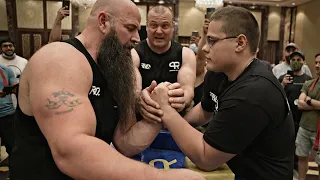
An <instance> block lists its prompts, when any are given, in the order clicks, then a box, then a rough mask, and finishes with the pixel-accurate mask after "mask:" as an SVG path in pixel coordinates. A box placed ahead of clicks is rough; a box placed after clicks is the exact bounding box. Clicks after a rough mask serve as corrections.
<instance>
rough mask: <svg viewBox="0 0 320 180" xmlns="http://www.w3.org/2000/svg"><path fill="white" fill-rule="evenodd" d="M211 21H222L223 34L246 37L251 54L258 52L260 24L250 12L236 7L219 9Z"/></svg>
mask: <svg viewBox="0 0 320 180" xmlns="http://www.w3.org/2000/svg"><path fill="white" fill-rule="evenodd" d="M211 21H222V22H223V25H222V32H224V33H225V34H226V35H227V36H238V35H240V34H243V35H245V36H246V37H247V39H248V42H249V47H250V51H251V53H252V54H255V53H256V52H257V48H258V45H259V40H260V30H259V24H258V22H257V20H256V18H255V17H254V16H253V15H252V13H251V12H250V11H248V10H247V9H245V8H242V7H235V6H227V7H223V8H219V9H217V10H216V11H215V12H214V13H213V14H212V16H211V18H210V22H211Z"/></svg>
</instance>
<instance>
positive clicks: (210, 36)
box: [206, 35, 219, 39]
mask: <svg viewBox="0 0 320 180" xmlns="http://www.w3.org/2000/svg"><path fill="white" fill-rule="evenodd" d="M206 37H207V38H211V39H219V38H218V37H215V36H212V35H206Z"/></svg>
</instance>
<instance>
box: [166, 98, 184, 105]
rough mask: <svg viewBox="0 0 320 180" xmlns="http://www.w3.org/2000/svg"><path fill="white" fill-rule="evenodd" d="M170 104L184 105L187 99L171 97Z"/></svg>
mask: <svg viewBox="0 0 320 180" xmlns="http://www.w3.org/2000/svg"><path fill="white" fill-rule="evenodd" d="M169 103H177V104H184V103H185V99H184V97H171V98H169Z"/></svg>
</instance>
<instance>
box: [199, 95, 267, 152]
mask: <svg viewBox="0 0 320 180" xmlns="http://www.w3.org/2000/svg"><path fill="white" fill-rule="evenodd" d="M248 109H250V113H248ZM268 121H269V116H268V114H267V113H266V112H265V111H264V110H263V109H262V108H261V107H259V106H257V105H253V104H251V103H249V102H242V101H237V100H228V101H225V102H223V104H221V107H220V108H219V112H218V113H217V114H216V115H215V116H214V117H213V120H212V121H211V122H210V123H209V126H208V129H207V131H206V133H205V134H204V139H205V141H206V142H207V143H208V144H210V145H211V146H212V147H214V148H216V149H218V150H220V151H223V152H226V153H230V154H238V153H240V152H242V151H243V150H244V149H245V148H246V147H248V146H249V145H250V144H251V143H252V142H253V141H254V139H255V138H256V137H257V136H258V135H259V134H260V133H261V131H262V130H263V129H264V128H265V127H266V125H267V123H268Z"/></svg>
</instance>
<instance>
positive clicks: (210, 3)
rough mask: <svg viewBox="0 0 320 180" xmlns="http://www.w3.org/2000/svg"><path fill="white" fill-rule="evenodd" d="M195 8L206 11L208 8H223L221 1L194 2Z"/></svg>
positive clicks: (202, 0)
mask: <svg viewBox="0 0 320 180" xmlns="http://www.w3.org/2000/svg"><path fill="white" fill-rule="evenodd" d="M195 6H196V8H198V9H201V10H204V11H205V10H206V9H207V8H209V7H213V8H218V7H222V6H223V0H196V5H195Z"/></svg>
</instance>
